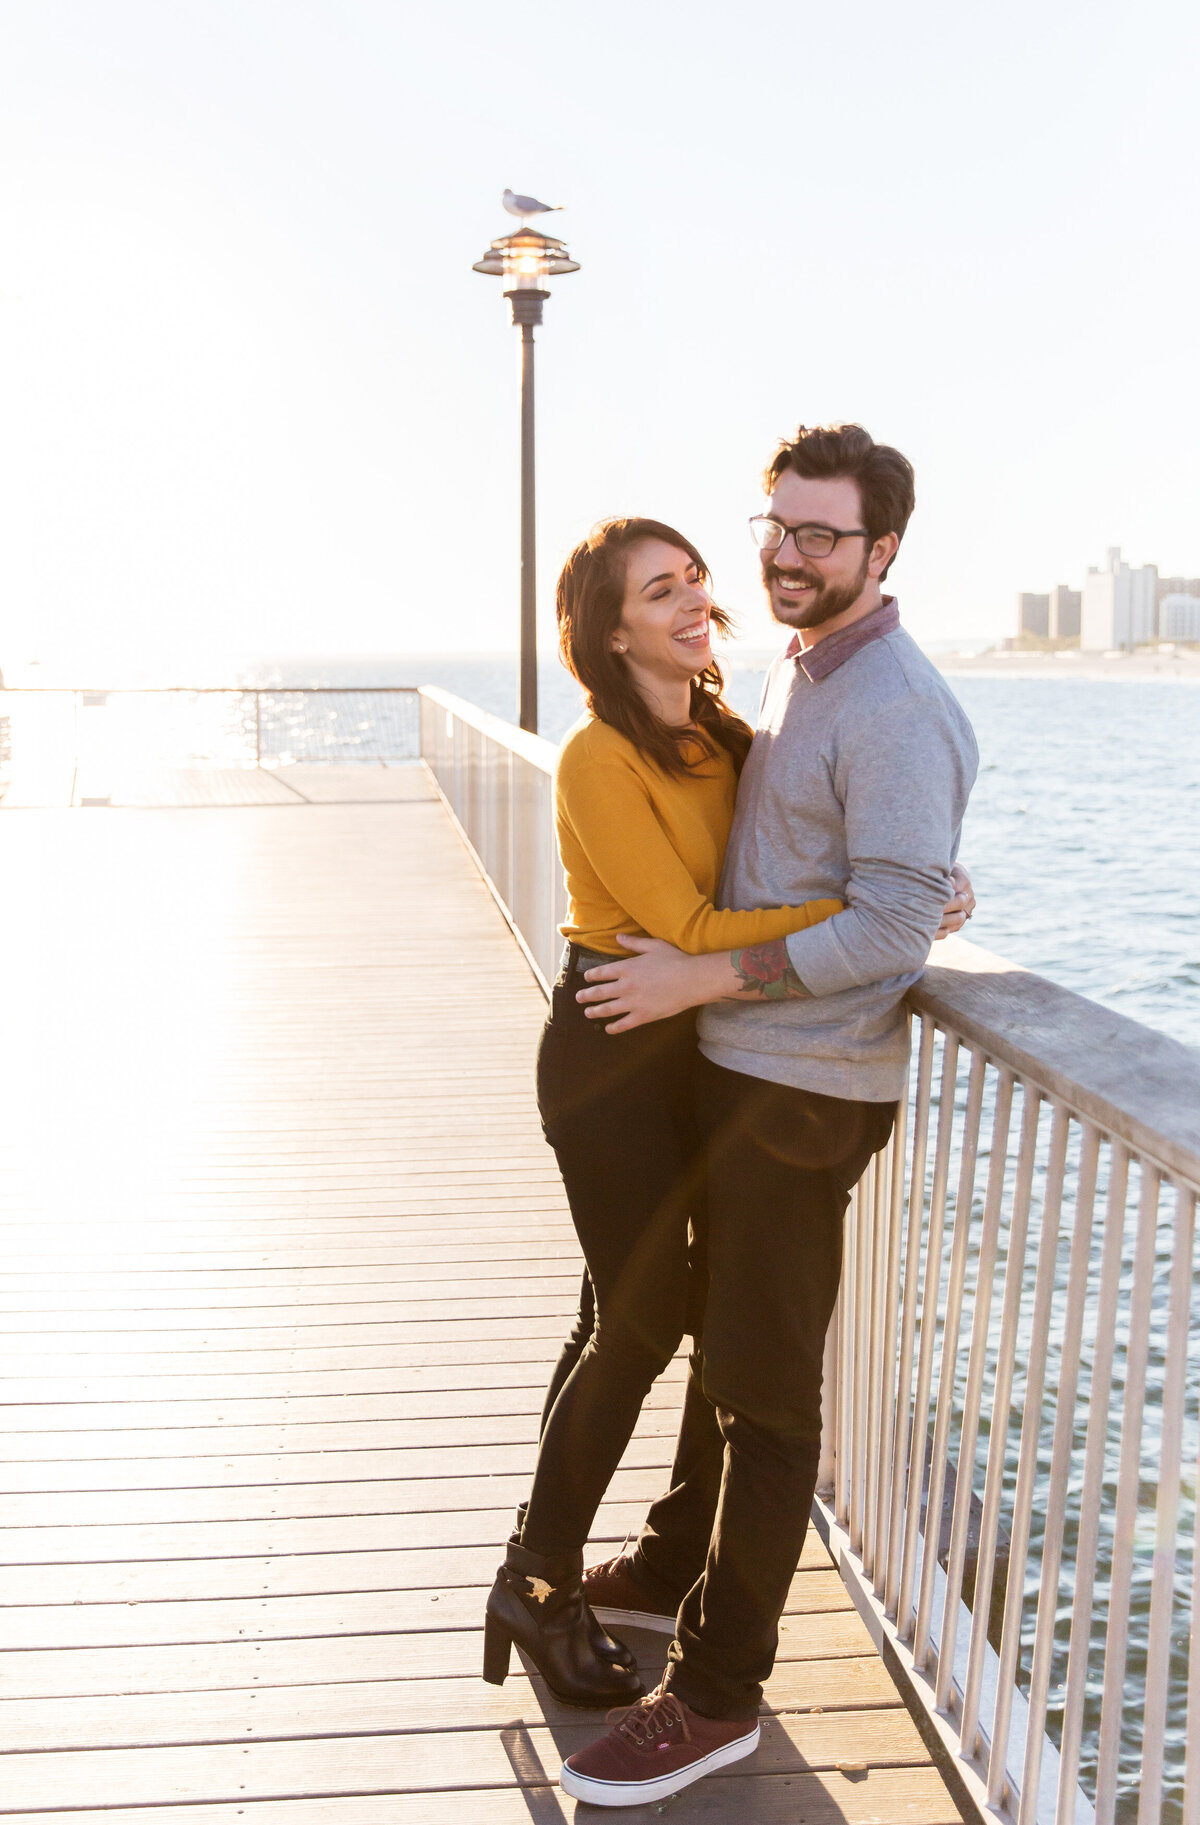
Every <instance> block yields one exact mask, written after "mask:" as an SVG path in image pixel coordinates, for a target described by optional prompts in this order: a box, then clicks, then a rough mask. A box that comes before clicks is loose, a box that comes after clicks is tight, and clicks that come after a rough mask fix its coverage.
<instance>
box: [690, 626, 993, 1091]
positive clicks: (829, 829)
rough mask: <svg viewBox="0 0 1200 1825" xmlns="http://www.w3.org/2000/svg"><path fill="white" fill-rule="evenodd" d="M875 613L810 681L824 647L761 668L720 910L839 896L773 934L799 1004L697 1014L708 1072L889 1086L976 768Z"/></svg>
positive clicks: (904, 1056) (962, 738)
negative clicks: (820, 911) (818, 915)
mask: <svg viewBox="0 0 1200 1825" xmlns="http://www.w3.org/2000/svg"><path fill="white" fill-rule="evenodd" d="M889 610H891V604H890V603H888V604H886V605H885V608H884V609H883V610H877V611H876V615H875V616H872V617H871V620H872V621H873V622H876V616H877V617H878V621H877V622H876V625H878V626H881V627H883V628H890V631H885V632H882V633H880V634H879V635H878V636H876V637H874V638H871V637H870V636H869V634H868V637H867V639H866V641H865V643H862V644H858V645H857V646H856V645H855V644H854V642H853V641H850V642H846V643H845V644H847V645H848V646H849V648H850V650H849V656H848V657H846V658H845V659H844V660H842V661H841V662H840V663H837V662H836V659H835V653H834V650H833V645H832V643H833V641H834V640H838V641H839V642H840V643H841V642H844V640H845V637H844V636H830V652H829V655H828V659H827V660H825V661H824V663H813V664H811V669H812V671H813V673H814V676H813V677H812V678H810V677H809V676H808V674H807V673H806V671H805V670H804V669H803V667H804V664H805V663H810V662H811V661H814V660H815V659H816V655H817V654H819V653H820V652H821V649H822V647H824V646H825V644H826V643H825V642H824V641H822V642H818V644H817V646H816V647H815V648H812V649H810V653H808V654H803V655H801V656H800V657H799V658H792V657H789V656H788V655H787V654H782V655H781V656H780V657H779V658H778V659H777V660H776V661H775V663H774V665H773V666H772V667H771V669H770V671H769V672H768V674H767V680H766V685H765V688H764V691H763V700H762V708H761V711H760V715H759V725H758V733H757V734H756V735H755V737H754V745H753V747H752V748H751V750H750V756H749V759H748V760H747V762H746V767H745V771H744V772H743V774H742V779H741V785H740V787H739V789H738V799H737V812H736V815H735V817H734V821H733V829H732V831H731V833H730V838H729V847H728V849H727V850H726V853H725V868H724V873H723V875H722V877H721V889H720V893H719V895H718V900H717V904H718V905H720V906H724V907H733V906H739V907H758V906H782V905H795V904H797V903H799V902H800V901H802V900H814V899H821V898H825V897H834V896H836V897H837V898H839V899H842V900H844V901H845V902H846V910H845V911H844V912H840V913H838V914H837V915H836V917H835V918H832V919H830V920H827V921H826V923H825V924H824V925H816V926H813V927H812V928H811V929H810V930H808V931H803V932H796V933H794V934H793V935H792V936H791V937H790V938H789V939H788V940H787V947H788V953H789V955H790V958H791V961H792V966H793V968H794V969H795V970H796V972H797V974H798V975H799V977H800V979H801V981H802V982H803V983H804V985H805V987H806V988H807V989H808V990H809V991H810V992H811V995H812V997H813V999H811V1000H803V999H799V1000H794V1001H769V1002H763V1003H757V1002H718V1003H715V1004H713V1005H711V1006H709V1007H706V1008H704V1009H703V1010H702V1012H701V1016H700V1049H701V1051H702V1052H704V1053H705V1055H706V1056H707V1057H708V1058H711V1059H712V1060H713V1062H714V1063H715V1064H718V1065H724V1066H725V1067H726V1068H727V1069H729V1070H731V1071H743V1072H745V1073H747V1074H748V1075H749V1076H751V1077H764V1078H768V1079H771V1080H773V1081H774V1082H776V1083H781V1084H793V1085H795V1086H797V1087H798V1088H800V1089H803V1090H815V1091H818V1092H820V1093H821V1094H822V1095H825V1096H841V1097H849V1098H852V1099H853V1100H855V1101H858V1102H891V1101H892V1100H893V1099H894V1098H895V1097H898V1096H900V1095H901V1094H902V1093H903V1090H904V1085H905V1077H906V1070H907V1063H908V1025H907V1020H906V1017H905V1012H904V1008H903V1006H902V998H903V995H904V992H905V990H906V989H908V988H909V987H910V986H911V985H912V983H914V982H915V981H916V980H917V978H918V977H919V976H920V974H921V971H922V969H923V967H924V964H925V961H926V958H927V956H928V954H929V947H930V944H931V942H932V940H933V936H934V933H935V932H936V931H937V928H938V925H939V924H940V922H941V913H942V908H943V906H944V905H945V902H946V900H947V898H948V897H949V893H950V864H951V863H952V862H953V860H954V858H955V856H956V855H957V853H958V843H959V835H960V832H961V828H962V818H963V812H964V810H965V809H966V803H967V796H968V794H969V792H970V790H971V787H972V785H973V784H974V781H975V774H976V769H977V766H978V750H977V749H976V746H975V737H974V734H973V733H972V730H971V725H970V723H969V722H968V721H967V718H966V715H965V714H964V712H963V709H962V706H961V705H960V704H959V702H958V700H957V698H956V697H955V696H954V694H953V692H952V691H951V690H950V689H949V687H948V686H947V685H946V683H945V682H944V680H943V679H942V677H941V675H940V674H939V673H938V672H937V670H936V669H935V668H934V667H933V666H932V665H931V664H930V662H929V660H928V659H926V657H925V655H924V654H923V653H922V652H921V650H920V648H919V647H918V646H917V645H916V643H915V642H914V641H913V640H912V639H910V638H909V636H908V635H907V634H906V633H905V632H904V630H903V629H902V628H900V627H899V626H898V625H895V612H894V610H891V612H890V613H889V612H888V611H889ZM850 631H851V630H849V629H847V630H846V633H847V634H849V633H850ZM863 631H864V633H867V630H866V628H865V625H864V629H863ZM872 631H873V630H872Z"/></svg>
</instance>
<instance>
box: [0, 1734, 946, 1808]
mask: <svg viewBox="0 0 1200 1825" xmlns="http://www.w3.org/2000/svg"><path fill="white" fill-rule="evenodd" d="M503 1740H504V1741H505V1743H506V1746H511V1749H512V1753H513V1756H514V1758H519V1765H521V1766H522V1767H523V1768H524V1769H525V1770H526V1771H527V1776H529V1777H531V1776H532V1774H533V1772H534V1770H533V1767H532V1764H531V1762H530V1760H529V1753H530V1751H529V1748H528V1747H527V1743H526V1737H525V1735H524V1734H523V1732H522V1729H521V1728H520V1727H517V1728H515V1729H514V1730H513V1732H512V1733H511V1734H510V1735H507V1736H506V1737H504V1739H503ZM741 1766H743V1764H739V1763H735V1764H734V1765H733V1768H732V1769H730V1770H723V1771H722V1772H721V1773H720V1774H719V1775H713V1776H710V1777H709V1779H707V1780H704V1781H700V1782H699V1783H698V1784H697V1785H696V1786H694V1787H689V1788H688V1789H687V1790H686V1792H684V1793H682V1794H679V1795H678V1796H677V1797H676V1798H675V1799H673V1800H672V1801H671V1802H670V1808H671V1813H670V1816H671V1820H672V1825H701V1821H702V1822H703V1825H735V1822H736V1825H960V1821H961V1817H962V1815H961V1814H960V1813H959V1811H958V1809H957V1807H956V1806H955V1805H954V1803H953V1801H952V1800H951V1799H950V1796H949V1794H948V1793H947V1791H946V1787H945V1784H944V1782H943V1781H942V1779H941V1777H940V1775H939V1774H938V1773H937V1772H936V1770H935V1769H933V1768H889V1769H873V1770H871V1771H869V1772H868V1773H867V1774H863V1775H845V1774H840V1773H834V1774H810V1773H805V1772H798V1773H795V1774H775V1775H769V1774H763V1775H753V1774H745V1773H738V1772H737V1770H738V1768H739V1767H741ZM539 1769H540V1772H541V1774H542V1775H543V1777H544V1784H539V1785H537V1786H533V1787H525V1788H522V1787H520V1786H518V1785H517V1784H516V1783H515V1781H514V1782H513V1784H512V1785H510V1786H507V1787H498V1788H489V1789H483V1790H480V1789H476V1790H474V1791H472V1792H471V1793H470V1799H469V1801H465V1800H464V1796H463V1791H462V1790H461V1789H457V1788H455V1789H449V1790H444V1791H442V1792H440V1793H434V1792H424V1793H409V1794H398V1793H396V1792H395V1788H394V1786H393V1787H392V1789H391V1790H390V1791H386V1792H374V1793H368V1794H363V1793H361V1792H359V1793H357V1794H346V1795H337V1796H329V1797H326V1798H320V1799H311V1798H297V1799H280V1800H264V1801H260V1802H259V1803H257V1804H255V1803H254V1802H250V1803H249V1804H247V1803H246V1801H245V1798H244V1796H239V1797H237V1798H236V1799H234V1800H231V1801H229V1802H228V1803H226V1804H221V1803H219V1802H218V1803H216V1804H206V1803H200V1804H194V1805H184V1806H175V1805H164V1806H155V1807H154V1808H153V1809H152V1810H150V1811H139V1812H138V1813H137V1814H136V1815H134V1814H132V1813H131V1814H130V1825H464V1821H468V1820H469V1825H565V1821H566V1820H567V1819H568V1818H569V1817H571V1816H572V1814H571V1810H570V1809H571V1802H570V1801H565V1800H563V1799H562V1797H561V1796H560V1794H559V1793H558V1791H557V1788H555V1787H553V1786H552V1785H551V1782H552V1778H553V1775H554V1770H553V1769H551V1770H550V1771H549V1772H547V1771H546V1770H545V1769H544V1768H542V1767H541V1764H540V1762H539ZM510 1778H511V1777H510ZM543 1796H544V1797H543ZM468 1805H469V1808H470V1810H469V1811H468V1810H467V1806H468ZM564 1807H565V1808H566V1809H567V1810H564ZM662 1810H663V1809H662V1807H661V1806H632V1807H625V1808H623V1809H622V1810H621V1814H620V1817H621V1821H622V1825H658V1820H659V1818H660V1816H661V1813H662ZM574 1816H575V1817H576V1818H578V1819H579V1820H582V1818H583V1814H582V1813H575V1814H574ZM120 1818H121V1812H120V1811H119V1810H118V1811H116V1812H115V1813H114V1811H112V1810H109V1809H108V1808H104V1809H103V1810H101V1811H94V1810H87V1811H82V1812H80V1811H75V1810H70V1811H60V1812H58V1813H56V1814H55V1815H54V1825H117V1821H119V1820H120ZM10 1825H46V1814H45V1813H44V1812H39V1813H32V1812H21V1813H19V1814H18V1813H14V1814H12V1815H11V1816H10Z"/></svg>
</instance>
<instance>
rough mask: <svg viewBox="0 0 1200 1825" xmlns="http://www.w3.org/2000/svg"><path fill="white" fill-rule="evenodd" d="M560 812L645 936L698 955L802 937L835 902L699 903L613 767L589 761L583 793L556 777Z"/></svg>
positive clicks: (646, 800)
mask: <svg viewBox="0 0 1200 1825" xmlns="http://www.w3.org/2000/svg"><path fill="white" fill-rule="evenodd" d="M559 790H560V809H561V811H562V813H563V814H564V816H565V818H566V821H567V822H568V823H569V825H570V828H571V831H572V833H573V835H574V837H575V840H576V841H577V842H578V843H579V846H580V848H581V849H582V850H583V852H584V854H585V855H586V857H587V859H588V862H589V864H590V865H591V867H592V868H593V869H594V870H595V872H596V874H597V876H598V877H599V879H600V881H601V882H602V883H603V885H604V888H605V890H606V891H607V892H608V893H609V894H610V895H611V897H612V898H613V900H614V901H615V902H616V904H617V905H618V906H620V907H622V908H624V910H625V911H626V912H627V913H628V914H629V916H630V919H631V920H632V921H634V922H635V923H636V924H637V926H639V927H640V929H641V930H642V931H644V932H646V933H648V935H649V936H650V937H652V938H665V939H666V940H667V942H668V943H670V944H674V945H676V946H677V947H678V948H679V949H680V950H682V951H687V952H688V954H689V955H691V956H698V955H699V954H700V953H701V952H702V951H720V950H739V949H741V948H743V947H744V946H746V945H750V944H764V943H766V942H767V941H768V940H769V939H772V938H785V937H787V936H788V934H789V933H790V932H796V931H804V930H806V929H807V928H808V927H809V926H811V925H814V924H817V923H818V922H819V921H820V920H822V919H828V918H830V917H832V915H833V914H834V913H837V912H841V910H842V902H841V901H840V900H808V901H806V902H805V903H804V904H803V905H802V906H778V907H764V908H761V909H759V910H757V911H752V912H724V911H721V910H720V909H719V908H717V907H715V906H714V905H713V903H712V901H711V900H706V899H705V898H704V896H703V895H702V894H701V892H700V890H699V888H698V887H697V886H696V883H695V882H694V881H693V880H692V877H691V875H690V874H689V873H688V871H687V868H686V867H685V865H684V863H683V862H682V861H681V860H680V858H679V856H678V854H677V853H676V851H675V849H674V848H673V847H672V845H671V843H670V840H669V839H668V837H667V834H666V832H665V831H664V829H663V827H662V825H661V824H660V823H659V821H658V818H657V817H656V816H655V814H654V808H653V804H652V802H651V797H650V793H649V790H648V788H647V786H646V784H645V782H644V781H642V780H641V779H639V778H638V776H637V775H636V774H635V773H634V771H633V770H632V769H631V768H629V767H626V766H623V765H622V764H621V763H620V762H619V761H604V760H595V761H593V762H592V763H591V764H590V766H589V768H588V775H587V783H586V787H583V786H581V784H580V782H579V781H578V780H577V779H576V780H570V779H560V782H559Z"/></svg>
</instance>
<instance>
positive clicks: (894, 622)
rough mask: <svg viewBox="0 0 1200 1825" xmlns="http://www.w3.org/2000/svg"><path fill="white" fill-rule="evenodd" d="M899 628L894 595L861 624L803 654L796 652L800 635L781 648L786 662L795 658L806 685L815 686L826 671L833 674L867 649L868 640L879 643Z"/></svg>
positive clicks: (824, 675) (826, 638) (827, 674)
mask: <svg viewBox="0 0 1200 1825" xmlns="http://www.w3.org/2000/svg"><path fill="white" fill-rule="evenodd" d="M899 625H900V610H899V608H898V606H897V603H896V598H895V596H885V597H884V598H883V601H882V602H881V603H880V604H879V607H878V608H873V609H872V610H871V612H870V614H869V615H864V616H863V618H862V620H861V621H852V622H851V624H850V626H849V627H840V628H839V629H838V631H837V633H836V634H827V635H826V636H825V638H824V640H818V641H817V644H816V645H815V646H810V647H809V648H808V650H807V652H802V651H801V650H800V636H799V634H793V635H792V637H791V639H790V640H789V641H788V643H787V646H786V648H785V649H784V657H785V658H786V659H795V660H796V661H797V663H798V664H799V667H800V670H801V671H802V672H803V673H804V675H805V677H806V678H807V679H808V681H809V683H810V684H818V683H819V682H820V680H821V679H822V678H828V676H829V674H830V672H836V671H837V669H838V667H839V665H845V663H846V661H847V659H851V658H853V656H854V654H855V653H857V652H859V651H861V649H862V648H863V647H864V646H869V645H870V644H871V642H872V640H882V639H883V637H884V635H885V634H894V633H895V631H896V629H897V628H898V627H899Z"/></svg>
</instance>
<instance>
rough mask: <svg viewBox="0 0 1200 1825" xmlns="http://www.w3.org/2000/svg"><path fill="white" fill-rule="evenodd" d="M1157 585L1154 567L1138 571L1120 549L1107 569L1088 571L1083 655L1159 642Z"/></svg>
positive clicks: (1112, 549) (1145, 566)
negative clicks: (1153, 641) (1149, 641)
mask: <svg viewBox="0 0 1200 1825" xmlns="http://www.w3.org/2000/svg"><path fill="white" fill-rule="evenodd" d="M1157 583H1158V570H1157V567H1156V566H1155V565H1153V564H1142V565H1140V566H1139V567H1138V568H1136V569H1135V568H1134V567H1133V566H1132V565H1129V564H1127V563H1126V562H1125V560H1124V559H1123V558H1122V556H1121V548H1120V546H1119V545H1114V546H1110V548H1109V551H1108V555H1107V561H1106V563H1105V566H1104V569H1103V570H1095V569H1092V568H1089V570H1088V573H1087V576H1086V577H1085V579H1084V584H1083V601H1082V603H1081V605H1080V614H1079V635H1080V645H1081V646H1082V647H1083V650H1084V652H1089V653H1104V652H1108V651H1110V650H1111V649H1112V648H1114V647H1118V648H1119V647H1133V646H1141V645H1143V644H1144V643H1145V642H1146V641H1148V640H1154V639H1156V638H1157V637H1158V601H1157V589H1156V585H1157Z"/></svg>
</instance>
